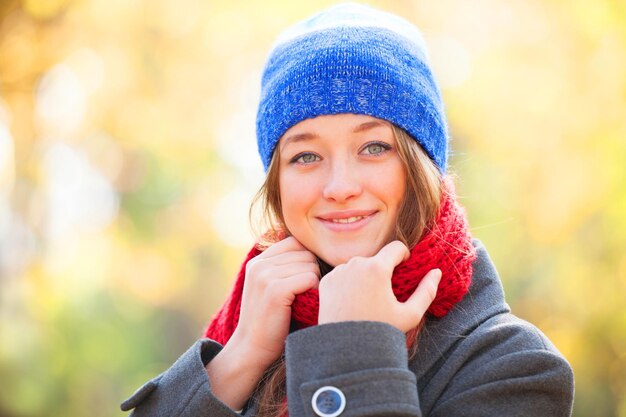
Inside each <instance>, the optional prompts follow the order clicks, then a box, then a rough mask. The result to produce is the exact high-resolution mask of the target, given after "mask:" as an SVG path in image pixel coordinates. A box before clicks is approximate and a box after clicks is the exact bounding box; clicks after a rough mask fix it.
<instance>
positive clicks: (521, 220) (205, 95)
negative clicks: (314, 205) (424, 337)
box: [0, 0, 626, 417]
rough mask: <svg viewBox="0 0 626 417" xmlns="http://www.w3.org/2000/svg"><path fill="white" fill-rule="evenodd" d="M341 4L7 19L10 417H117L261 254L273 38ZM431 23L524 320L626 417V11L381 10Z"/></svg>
mask: <svg viewBox="0 0 626 417" xmlns="http://www.w3.org/2000/svg"><path fill="white" fill-rule="evenodd" d="M332 3H333V2H332V1H312V0H311V1H289V2H288V1H275V0H266V1H263V2H261V1H241V0H238V1H206V0H131V1H129V0H76V1H73V0H23V1H19V0H1V1H0V417H18V416H20V417H22V416H24V417H30V416H86V415H89V416H96V417H97V416H118V415H121V412H120V411H119V408H118V404H119V402H120V401H121V400H122V399H124V398H125V397H126V396H127V395H128V394H130V393H132V392H133V390H134V389H135V388H137V387H138V386H139V384H141V383H143V382H144V381H145V380H146V379H148V378H149V377H152V376H154V375H156V374H158V373H159V372H161V371H162V370H164V369H165V368H166V367H168V366H169V365H170V364H171V363H172V361H173V360H175V358H177V357H178V356H179V355H180V354H181V353H182V352H183V351H184V350H185V349H186V348H187V346H188V345H190V344H191V343H192V342H193V341H194V340H195V339H196V338H197V337H199V336H200V335H201V334H202V331H203V328H204V326H205V324H206V323H207V322H208V320H209V319H210V317H211V316H212V314H214V313H215V311H216V309H217V308H218V307H219V305H220V303H221V301H222V300H223V298H224V296H225V294H226V293H227V291H228V290H229V288H230V285H231V283H232V280H233V278H234V276H235V274H236V272H237V270H238V267H239V264H240V262H241V261H242V259H243V256H244V253H245V252H246V251H247V249H248V247H249V246H250V245H251V244H252V242H253V239H254V238H253V234H252V232H251V231H250V227H249V223H248V212H247V211H248V205H249V202H250V199H251V197H252V195H253V194H254V192H255V191H256V189H257V188H258V186H259V185H260V183H261V179H262V177H263V170H262V167H261V163H260V160H259V158H258V156H257V153H256V142H255V130H254V129H255V127H254V123H255V122H254V118H255V111H256V102H257V99H258V95H259V83H260V71H261V68H262V65H263V62H264V59H265V56H266V53H267V51H268V50H269V48H270V46H271V44H272V41H273V39H274V37H275V36H276V35H277V34H278V32H279V31H280V30H281V29H283V28H284V27H285V26H287V25H288V24H291V23H293V22H295V21H297V20H299V19H301V18H304V17H306V16H308V15H309V14H311V13H312V12H314V11H317V10H318V9H320V8H322V7H325V6H328V5H329V4H332ZM369 4H372V5H375V6H378V7H380V8H383V9H387V10H389V11H392V12H395V13H398V14H400V15H402V16H404V17H406V18H407V19H408V20H410V21H412V22H414V23H416V24H417V25H418V26H419V27H420V28H421V29H422V30H423V32H424V35H425V38H426V40H427V42H428V44H429V47H430V52H431V58H432V61H433V66H434V68H435V72H436V76H437V78H438V79H439V82H440V84H441V87H442V90H443V94H444V99H445V101H446V104H447V112H448V116H449V122H450V129H451V136H452V138H453V142H452V148H453V152H454V153H453V155H452V161H451V165H452V170H453V171H454V172H455V173H457V174H458V176H459V178H458V188H459V193H460V194H461V196H462V202H463V204H465V206H466V207H467V209H468V211H469V216H470V223H471V225H472V230H473V232H474V234H475V235H476V236H477V237H479V238H480V239H482V240H483V241H484V242H485V244H486V246H487V248H488V249H489V250H490V253H491V255H492V257H493V258H494V261H495V262H496V265H497V266H498V269H499V272H500V274H501V277H502V280H503V282H504V286H505V289H506V293H507V298H508V301H509V303H510V304H511V306H512V308H513V310H514V312H515V313H516V314H517V315H519V316H520V317H522V318H524V319H526V320H529V321H531V322H533V323H534V324H536V325H537V326H539V327H540V328H541V329H542V330H543V331H544V332H545V333H546V334H547V335H548V336H549V337H550V338H551V339H552V340H553V341H554V343H555V344H556V346H557V347H558V348H559V349H560V350H561V351H562V352H563V353H564V354H565V356H566V357H567V358H568V359H569V360H570V362H571V364H572V365H573V367H574V370H575V376H576V402H575V410H574V411H575V413H574V414H575V416H621V417H625V416H626V395H625V393H626V251H625V250H626V186H625V184H626V181H625V180H626V168H625V166H624V164H625V162H626V3H624V2H623V1H621V0H613V1H611V0H569V1H566V0H560V1H558V0H552V1H546V0H510V1H500V0H478V1H471V2H469V1H465V0H439V1H427V0H420V1H401V0H398V1H389V2H382V1H371V2H369Z"/></svg>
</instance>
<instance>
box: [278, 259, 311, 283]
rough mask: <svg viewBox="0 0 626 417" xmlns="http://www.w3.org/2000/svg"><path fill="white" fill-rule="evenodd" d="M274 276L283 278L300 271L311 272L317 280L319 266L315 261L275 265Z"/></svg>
mask: <svg viewBox="0 0 626 417" xmlns="http://www.w3.org/2000/svg"><path fill="white" fill-rule="evenodd" d="M275 268H276V269H275V273H274V274H275V275H274V276H275V277H276V278H280V279H285V278H289V277H292V276H294V275H298V274H301V273H306V272H311V273H313V274H315V276H316V277H317V278H318V280H319V276H320V267H319V265H318V264H317V262H295V263H291V264H285V265H280V266H277V267H275Z"/></svg>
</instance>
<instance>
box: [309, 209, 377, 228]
mask: <svg viewBox="0 0 626 417" xmlns="http://www.w3.org/2000/svg"><path fill="white" fill-rule="evenodd" d="M376 214H378V211H376V210H374V211H371V210H370V211H359V212H356V211H350V212H333V213H326V214H324V215H322V216H319V217H318V220H320V221H321V223H322V224H323V225H324V226H326V227H327V228H328V229H330V230H332V231H336V232H344V231H353V230H357V229H360V228H361V227H363V226H365V225H366V224H367V223H369V222H370V221H371V220H372V219H373V218H374V217H375V216H376Z"/></svg>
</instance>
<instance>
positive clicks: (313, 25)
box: [257, 4, 448, 172]
mask: <svg viewBox="0 0 626 417" xmlns="http://www.w3.org/2000/svg"><path fill="white" fill-rule="evenodd" d="M427 56H428V55H427V52H426V49H425V45H424V41H423V39H422V36H421V34H420V32H419V30H418V29H417V28H416V27H415V26H413V25H411V24H410V23H409V22H407V21H405V20H403V19H401V18H399V17H397V16H394V15H392V14H389V13H385V12H382V11H379V10H376V9H372V8H370V7H367V6H362V5H358V4H341V5H338V6H334V7H331V8H330V9H327V10H326V11H323V12H321V13H319V14H317V15H315V16H313V17H311V18H310V19H307V20H305V21H303V22H301V23H299V24H296V25H295V26H293V27H292V28H289V29H287V31H285V32H284V33H283V35H282V36H280V37H279V39H278V41H277V43H276V45H275V47H274V48H273V50H272V51H271V53H270V55H269V58H268V60H267V63H266V65H265V69H264V72H263V77H262V84H261V100H260V103H259V109H258V113H257V143H258V148H259V153H260V155H261V159H262V161H263V165H264V167H265V169H266V170H267V169H268V167H269V164H270V161H271V159H272V154H273V152H274V149H275V147H276V144H277V143H278V140H279V139H280V137H281V136H282V135H283V134H284V133H285V132H286V131H287V130H288V129H289V128H290V127H291V126H293V125H295V124H297V123H298V122H300V121H302V120H305V119H308V118H313V117H316V116H320V115H329V114H340V113H355V114H366V115H370V116H374V117H377V118H380V119H384V120H387V121H389V122H391V123H393V124H395V125H397V126H399V127H401V128H403V129H404V130H406V131H407V132H408V133H409V134H410V135H411V136H412V137H413V138H414V139H415V140H417V142H418V143H420V144H421V145H422V147H423V148H424V149H425V150H426V152H427V153H428V155H429V156H430V157H431V158H432V160H433V161H434V162H435V163H436V164H437V166H438V167H439V169H440V170H441V172H445V171H446V167H447V159H448V128H447V122H446V117H445V112H444V106H443V102H442V100H441V94H440V92H439V88H438V86H437V84H436V82H435V80H434V77H433V74H432V72H431V69H430V67H429V63H428V57H427Z"/></svg>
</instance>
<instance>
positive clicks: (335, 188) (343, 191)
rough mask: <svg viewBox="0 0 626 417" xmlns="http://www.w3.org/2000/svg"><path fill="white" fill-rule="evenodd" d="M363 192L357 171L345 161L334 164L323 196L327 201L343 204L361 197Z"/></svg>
mask: <svg viewBox="0 0 626 417" xmlns="http://www.w3.org/2000/svg"><path fill="white" fill-rule="evenodd" d="M362 192H363V187H362V185H361V181H360V180H359V175H358V172H357V169H355V167H353V166H351V165H350V164H349V163H347V162H345V161H343V162H342V161H335V162H333V164H332V166H331V167H330V170H329V172H328V176H327V178H326V184H325V185H324V191H323V196H324V198H325V199H327V200H330V201H334V202H338V203H342V202H345V201H347V200H350V199H353V198H355V197H357V196H359V195H360V194H361V193H362Z"/></svg>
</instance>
